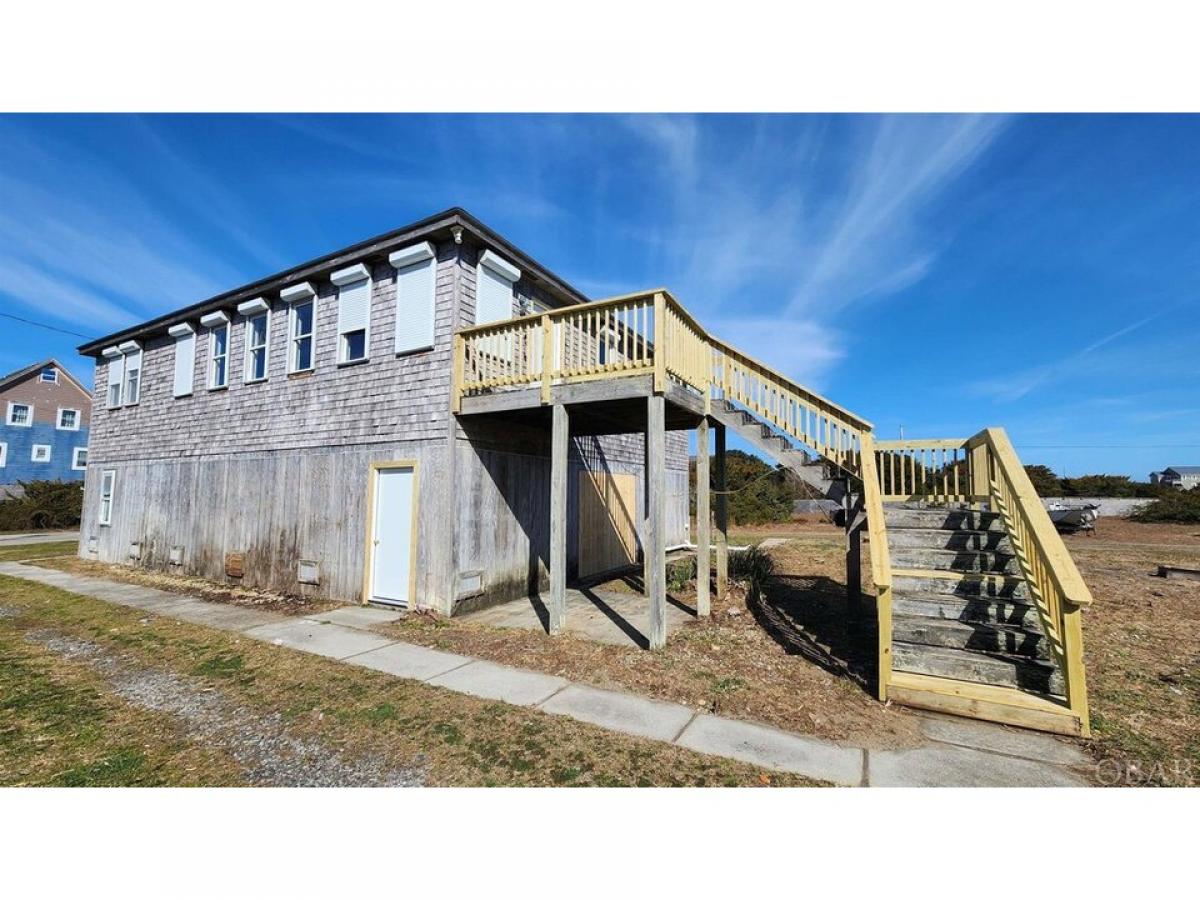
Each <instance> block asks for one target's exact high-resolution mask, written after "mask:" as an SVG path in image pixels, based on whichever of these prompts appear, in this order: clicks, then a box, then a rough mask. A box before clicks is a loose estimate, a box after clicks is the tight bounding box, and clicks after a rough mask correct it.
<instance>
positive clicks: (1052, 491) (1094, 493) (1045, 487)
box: [1025, 466, 1173, 497]
mask: <svg viewBox="0 0 1200 900" xmlns="http://www.w3.org/2000/svg"><path fill="white" fill-rule="evenodd" d="M1025 471H1026V473H1028V475H1029V480H1030V481H1032V482H1033V487H1034V490H1036V491H1037V492H1038V496H1039V497H1165V496H1167V495H1168V494H1170V493H1172V492H1173V488H1168V487H1159V486H1158V485H1156V484H1150V483H1149V482H1146V481H1134V480H1133V479H1132V478H1130V477H1129V476H1128V475H1080V476H1079V477H1078V478H1059V477H1058V476H1057V475H1055V474H1054V472H1053V471H1051V470H1050V468H1049V467H1048V466H1026V467H1025Z"/></svg>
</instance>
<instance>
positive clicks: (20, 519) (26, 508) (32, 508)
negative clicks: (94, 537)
mask: <svg viewBox="0 0 1200 900" xmlns="http://www.w3.org/2000/svg"><path fill="white" fill-rule="evenodd" d="M20 485H21V489H22V491H23V493H22V494H21V496H8V497H5V498H4V499H3V500H0V531H26V530H30V529H40V528H74V527H75V526H77V525H78V524H79V520H80V517H81V516H82V514H83V483H82V482H79V481H22V482H20Z"/></svg>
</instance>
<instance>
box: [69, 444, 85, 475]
mask: <svg viewBox="0 0 1200 900" xmlns="http://www.w3.org/2000/svg"><path fill="white" fill-rule="evenodd" d="M71 468H72V469H74V470H75V471H76V472H82V471H83V470H84V469H86V468H87V447H76V448H75V449H74V450H72V451H71Z"/></svg>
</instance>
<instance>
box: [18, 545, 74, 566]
mask: <svg viewBox="0 0 1200 900" xmlns="http://www.w3.org/2000/svg"><path fill="white" fill-rule="evenodd" d="M78 549H79V542H78V541H52V542H51V543H48V544H15V545H12V546H4V547H0V562H22V561H24V560H27V559H47V558H48V557H51V556H66V555H67V554H74V553H75V552H76V551H77V550H78Z"/></svg>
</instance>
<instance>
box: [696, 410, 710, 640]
mask: <svg viewBox="0 0 1200 900" xmlns="http://www.w3.org/2000/svg"><path fill="white" fill-rule="evenodd" d="M711 543H712V507H711V504H710V494H709V479H708V419H707V418H704V419H701V420H700V422H699V423H698V424H697V425H696V615H698V616H699V617H700V618H702V619H703V618H707V617H708V615H709V614H710V613H711V612H712V603H711V601H710V599H709V577H710V575H711V574H712V572H711V562H712V554H711V552H710V549H709V548H710V545H711Z"/></svg>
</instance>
